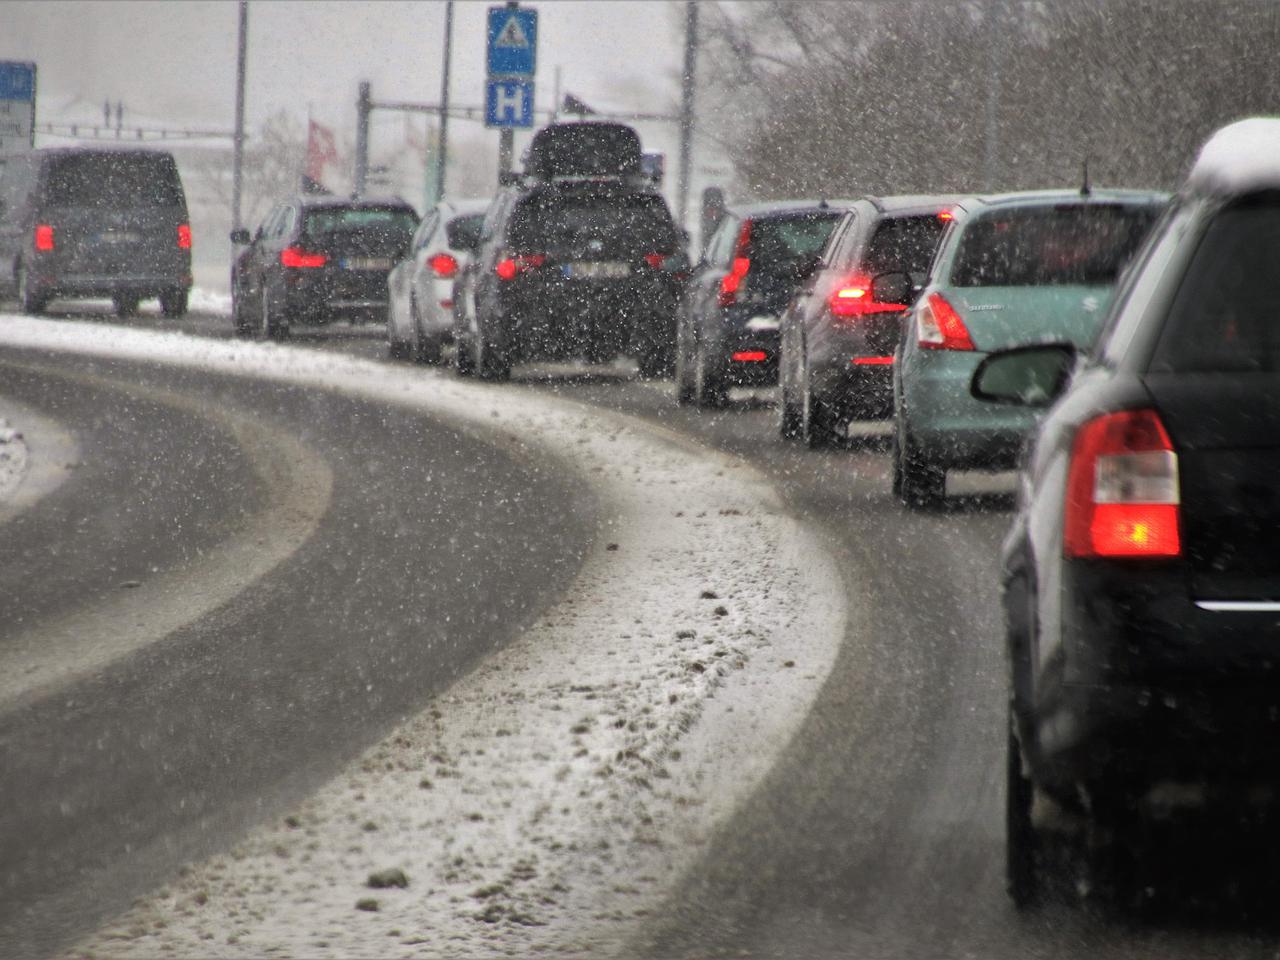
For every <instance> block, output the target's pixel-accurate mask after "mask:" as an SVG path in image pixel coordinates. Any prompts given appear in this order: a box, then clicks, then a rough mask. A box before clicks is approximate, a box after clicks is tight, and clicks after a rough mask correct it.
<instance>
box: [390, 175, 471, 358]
mask: <svg viewBox="0 0 1280 960" xmlns="http://www.w3.org/2000/svg"><path fill="white" fill-rule="evenodd" d="M488 208H489V201H488V200H460V201H453V200H442V201H441V202H440V203H438V204H436V205H435V207H433V208H432V209H431V210H430V211H428V213H427V215H426V216H425V217H423V218H422V223H420V224H419V225H418V230H417V232H416V233H414V235H413V241H412V242H411V243H410V245H409V254H408V256H407V257H406V258H405V259H404V260H401V261H400V262H399V263H398V264H396V266H395V268H394V269H393V270H392V271H391V274H390V276H388V278H387V285H388V287H389V288H390V297H389V298H388V301H387V343H388V348H389V350H390V353H391V356H392V357H394V358H396V359H400V360H408V359H410V358H412V359H414V360H416V361H417V362H419V363H431V364H435V363H439V362H440V359H441V355H442V352H443V350H444V345H445V343H447V342H448V341H449V339H450V338H451V337H452V335H453V280H454V277H455V276H456V275H457V274H458V272H459V270H460V269H461V267H462V266H463V261H464V259H465V258H466V257H467V256H468V254H467V252H466V251H467V249H468V248H469V247H471V246H473V245H474V243H475V238H476V237H478V236H479V235H480V225H481V223H482V222H483V221H484V214H485V211H486V210H487V209H488ZM468 236H469V237H470V238H471V242H470V243H468V241H467V238H468Z"/></svg>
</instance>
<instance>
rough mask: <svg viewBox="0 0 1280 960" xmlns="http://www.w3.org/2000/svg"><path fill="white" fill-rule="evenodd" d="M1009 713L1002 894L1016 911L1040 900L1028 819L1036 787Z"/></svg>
mask: <svg viewBox="0 0 1280 960" xmlns="http://www.w3.org/2000/svg"><path fill="white" fill-rule="evenodd" d="M1015 723H1016V720H1015V718H1014V715H1013V709H1012V707H1011V708H1010V710H1009V745H1008V752H1007V759H1006V778H1005V830H1004V833H1005V838H1004V844H1005V846H1004V849H1005V890H1006V891H1007V892H1008V894H1009V899H1010V900H1012V901H1013V905H1014V907H1016V908H1017V909H1018V910H1028V909H1030V908H1032V907H1034V906H1035V905H1036V904H1037V903H1038V902H1039V900H1040V866H1039V850H1040V835H1039V832H1038V831H1037V830H1036V826H1035V823H1034V822H1033V821H1032V819H1031V809H1032V805H1033V804H1034V802H1035V784H1034V783H1032V781H1031V778H1030V777H1029V776H1027V774H1026V769H1025V768H1026V765H1025V764H1024V763H1023V756H1022V745H1021V743H1020V742H1019V740H1018V735H1017V732H1016V730H1015Z"/></svg>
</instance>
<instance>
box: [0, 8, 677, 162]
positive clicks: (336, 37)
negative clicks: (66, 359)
mask: <svg viewBox="0 0 1280 960" xmlns="http://www.w3.org/2000/svg"><path fill="white" fill-rule="evenodd" d="M530 5H531V6H534V7H536V8H537V9H538V11H539V31H540V42H539V51H538V58H539V59H538V77H537V84H538V85H537V97H538V103H539V106H548V105H550V102H551V98H552V85H553V70H554V67H555V66H556V65H557V64H560V65H562V66H563V71H564V73H563V75H564V88H565V89H567V90H570V91H572V92H574V93H575V94H577V95H578V96H580V97H583V98H584V99H586V100H587V101H588V102H597V103H600V104H601V105H604V106H609V107H616V108H624V107H630V108H638V107H642V108H646V109H666V108H669V107H673V106H674V105H675V103H676V100H677V97H678V81H677V79H676V74H677V72H678V69H679V64H680V57H681V42H682V37H681V32H680V28H679V26H678V15H677V14H676V13H675V12H673V9H672V4H670V3H668V2H665V0H652V2H630V3H628V2H608V3H604V2H577V3H566V2H550V0H542V2H536V3H532V4H530ZM488 6H490V3H488V2H460V3H458V4H456V7H455V9H456V14H455V32H454V51H455V54H454V55H455V61H454V71H453V85H452V90H453V97H454V100H455V102H457V103H466V104H474V103H479V102H480V101H481V100H482V85H483V77H484V42H485V38H484V21H485V11H486V8H487V7H488ZM444 11H445V5H444V3H443V2H404V0H385V2H283V0H253V2H251V3H250V14H249V20H250V33H249V38H250V43H249V83H248V110H249V120H250V125H251V126H252V125H254V124H256V123H257V122H259V121H261V120H262V119H263V118H264V117H266V116H268V115H270V114H271V113H273V112H274V111H276V110H278V109H280V108H282V107H284V108H288V109H290V110H292V111H294V112H296V113H297V114H298V115H299V116H303V115H305V114H306V112H307V110H308V107H310V109H311V111H312V113H313V115H314V116H315V117H316V119H318V120H322V121H324V122H327V123H329V124H331V125H333V126H335V127H338V128H339V129H340V130H342V131H343V132H344V133H347V134H348V135H349V133H350V131H351V129H352V128H353V125H354V120H355V108H354V101H355V96H356V84H357V82H358V81H359V80H361V79H367V80H369V81H371V82H372V84H373V91H374V95H375V97H385V98H387V99H398V100H420V101H435V100H437V99H438V96H439V91H440V50H441V41H442V38H443V30H444ZM235 29H236V4H235V3H234V2H231V0H214V2H208V0H184V2H166V0H151V2H136V0H130V2H124V0H93V2H83V0H34V2H33V0H11V2H6V3H4V4H0V59H17V60H34V61H36V62H37V63H38V64H39V93H40V105H39V109H38V119H40V120H48V119H54V118H55V116H54V113H55V111H56V112H57V114H59V116H58V117H57V118H58V119H62V118H64V117H67V115H68V113H69V112H70V111H74V113H75V115H76V116H77V117H85V118H89V119H92V118H94V117H96V116H99V115H100V112H101V103H102V101H103V100H104V99H105V98H108V97H109V98H110V99H111V100H112V101H113V102H114V101H116V100H122V101H123V102H124V104H125V108H126V122H127V121H128V120H129V119H130V118H132V119H134V120H138V121H141V120H146V121H161V120H163V121H171V122H182V123H199V124H207V125H210V126H214V127H219V128H228V129H229V128H230V126H231V123H232V118H233V111H234V90H233V81H234V73H235ZM77 97H81V98H83V100H84V103H83V106H81V107H79V108H75V107H71V106H69V105H70V104H71V103H72V102H73V101H74V100H75V98H77ZM68 118H69V117H68ZM380 122H382V123H389V122H394V121H393V119H392V118H390V117H387V118H385V119H383V120H381V121H380ZM642 132H645V133H646V139H649V137H648V132H647V131H642ZM653 133H654V135H655V137H656V138H657V139H661V140H664V141H665V140H666V139H667V138H666V137H665V136H663V135H662V133H661V132H659V131H657V130H655V131H653ZM494 136H495V137H496V134H495V135H494ZM657 146H658V148H659V149H662V148H665V147H666V144H665V143H659V144H657Z"/></svg>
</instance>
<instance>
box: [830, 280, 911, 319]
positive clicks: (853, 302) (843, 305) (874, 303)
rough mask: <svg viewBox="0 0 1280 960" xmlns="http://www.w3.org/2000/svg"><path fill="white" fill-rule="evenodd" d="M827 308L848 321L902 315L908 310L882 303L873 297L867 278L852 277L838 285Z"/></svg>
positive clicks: (899, 305)
mask: <svg viewBox="0 0 1280 960" xmlns="http://www.w3.org/2000/svg"><path fill="white" fill-rule="evenodd" d="M827 308H828V309H829V310H830V311H831V315H832V316H833V317H837V318H839V319H842V320H848V319H851V318H854V317H865V316H868V315H870V314H873V313H902V312H903V311H904V310H906V309H907V308H906V307H904V306H903V305H902V304H900V303H881V302H880V301H878V300H875V299H873V298H872V296H871V281H870V280H869V279H867V278H866V277H850V278H849V279H848V280H846V281H844V282H843V283H841V284H840V285H838V286H837V287H836V288H835V290H833V291H832V292H831V296H830V297H828V298H827Z"/></svg>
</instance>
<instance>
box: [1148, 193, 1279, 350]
mask: <svg viewBox="0 0 1280 960" xmlns="http://www.w3.org/2000/svg"><path fill="white" fill-rule="evenodd" d="M1277 263H1280V194H1265V195H1261V196H1258V197H1254V198H1251V199H1249V200H1247V201H1245V202H1243V203H1240V204H1237V205H1235V206H1233V207H1229V208H1228V209H1226V210H1224V211H1223V212H1222V213H1220V214H1219V215H1218V216H1217V217H1216V218H1215V220H1214V221H1213V223H1212V224H1210V226H1209V228H1208V229H1207V230H1206V231H1205V234H1204V237H1203V238H1202V239H1201V240H1200V243H1199V245H1198V246H1197V247H1196V251H1195V254H1194V255H1193V256H1192V258H1191V262H1190V263H1189V264H1188V266H1187V271H1186V273H1185V274H1184V276H1183V280H1182V284H1181V285H1180V286H1179V288H1178V292H1177V294H1176V295H1175V297H1174V299H1173V303H1172V306H1171V308H1170V310H1169V313H1168V316H1167V319H1166V320H1165V324H1164V329H1163V331H1162V332H1161V334H1160V339H1159V342H1158V344H1157V346H1156V351H1155V354H1154V356H1153V357H1152V363H1151V368H1152V370H1154V371H1160V372H1172V373H1201V372H1206V373H1207V372H1212V373H1227V372H1231V373H1247V372H1266V373H1276V372H1280V316H1278V315H1277V313H1276V306H1275V300H1276V297H1275V269H1276V264H1277Z"/></svg>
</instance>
